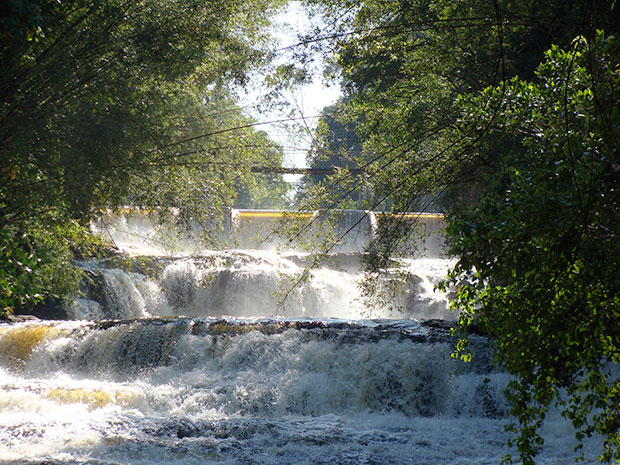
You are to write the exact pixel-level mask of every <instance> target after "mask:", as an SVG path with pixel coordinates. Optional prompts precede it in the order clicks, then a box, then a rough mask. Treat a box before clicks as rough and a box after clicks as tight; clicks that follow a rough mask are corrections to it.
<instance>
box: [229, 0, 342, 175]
mask: <svg viewBox="0 0 620 465" xmlns="http://www.w3.org/2000/svg"><path fill="white" fill-rule="evenodd" d="M277 23H278V26H277V28H276V30H275V36H276V37H277V39H278V40H279V42H280V43H279V45H278V46H279V48H284V47H288V46H290V45H295V44H297V43H298V34H300V33H303V32H305V31H307V30H308V29H309V28H310V27H311V20H310V18H309V17H308V15H307V14H306V12H305V11H304V9H303V7H302V6H301V4H300V2H298V1H292V2H289V5H288V7H287V9H286V10H285V11H284V12H283V13H282V14H281V15H280V16H279V17H278V18H277ZM283 60H286V57H283ZM261 80H262V77H257V79H256V81H257V83H259V82H260V81H261ZM262 92H264V91H262ZM262 92H261V89H260V88H256V89H251V90H250V91H249V92H248V93H247V94H246V95H243V96H242V97H241V98H242V102H243V106H244V107H246V108H247V110H248V112H249V113H250V114H251V115H252V116H253V117H255V118H256V119H257V120H258V121H273V120H281V119H285V118H287V117H289V116H293V117H295V118H301V117H304V118H307V119H305V120H298V121H296V123H297V129H298V131H291V130H290V128H289V129H287V125H284V124H273V125H272V124H270V125H265V126H260V129H261V130H264V131H266V132H267V133H269V135H270V136H271V138H272V139H273V140H275V141H276V142H277V143H279V144H280V145H282V147H283V149H284V153H285V155H286V159H285V162H284V164H285V166H287V167H296V168H302V167H305V166H306V152H307V150H308V148H309V146H310V141H311V137H310V135H309V134H307V133H306V134H303V133H300V132H299V129H300V128H303V127H305V128H306V129H307V130H308V131H309V132H312V130H313V129H314V127H315V125H316V122H317V118H316V116H318V115H319V114H320V113H321V110H322V109H323V108H324V107H326V106H328V105H330V104H332V103H334V102H335V101H336V100H337V99H338V97H340V95H341V92H340V89H339V88H338V87H337V86H331V87H327V86H326V85H325V84H324V83H323V82H322V79H321V77H320V76H317V77H316V79H315V81H314V82H313V83H311V84H308V85H305V86H303V87H301V88H299V89H296V90H295V91H292V92H289V93H288V94H286V95H285V98H286V100H287V101H288V102H289V103H290V106H291V109H292V110H293V114H292V115H290V113H289V112H290V111H291V109H288V110H287V111H285V112H282V111H270V112H267V113H265V112H260V111H259V110H258V109H257V108H256V107H255V102H256V101H257V99H258V98H259V96H260V95H261V93H262ZM302 132H303V131H302ZM297 177H298V176H292V177H290V175H286V176H285V178H286V179H287V180H289V181H293V180H294V179H296V178H297Z"/></svg>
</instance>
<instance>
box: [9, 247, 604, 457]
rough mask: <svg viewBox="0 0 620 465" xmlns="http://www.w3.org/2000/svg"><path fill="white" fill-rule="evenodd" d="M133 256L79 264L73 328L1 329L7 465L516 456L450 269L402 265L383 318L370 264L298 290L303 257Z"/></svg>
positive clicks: (350, 263)
mask: <svg viewBox="0 0 620 465" xmlns="http://www.w3.org/2000/svg"><path fill="white" fill-rule="evenodd" d="M133 246H136V244H135V242H134V244H133ZM132 252H133V255H132V256H131V257H129V256H122V257H116V258H110V259H106V260H100V261H89V262H84V263H82V264H81V266H82V267H83V268H84V269H85V270H86V271H87V273H88V276H89V277H90V279H89V280H88V282H86V283H85V286H84V289H83V294H82V295H81V296H80V297H79V298H77V299H76V301H75V303H74V304H73V305H72V306H71V308H69V309H68V315H69V316H70V319H67V320H63V321H27V322H23V323H16V324H2V325H0V386H1V389H0V461H1V463H3V464H93V465H94V464H97V465H99V464H101V465H103V464H105V465H116V464H274V465H275V464H330V465H331V464H334V465H336V464H342V465H344V464H351V465H358V464H377V465H387V464H395V465H396V464H398V465H401V464H402V465H404V464H411V465H446V464H477V465H478V464H498V463H500V461H501V459H502V458H503V457H504V456H505V455H506V454H507V453H509V452H512V453H513V454H514V453H515V451H514V450H509V449H507V448H505V446H504V444H505V442H506V439H507V433H506V432H505V431H504V428H505V426H506V425H507V424H508V423H509V419H508V417H507V413H508V405H507V401H506V398H505V396H504V389H505V387H506V384H507V382H508V379H509V378H508V376H507V374H506V373H504V372H503V371H501V370H499V369H497V368H495V367H493V365H492V363H491V359H492V349H491V346H490V344H489V341H487V340H486V339H484V338H482V337H480V336H475V335H474V336H472V341H471V342H472V350H473V353H474V358H473V361H472V362H471V363H463V362H460V361H458V360H454V359H452V358H451V357H450V353H451V351H452V347H453V343H454V341H453V339H452V337H451V336H450V333H449V322H450V321H451V320H454V315H453V314H451V313H450V312H449V310H448V299H449V295H448V294H443V293H439V292H436V291H435V290H434V286H435V285H436V284H437V283H438V282H439V280H441V279H442V278H443V277H444V276H445V273H446V270H447V268H448V267H449V266H450V263H451V261H450V260H449V259H447V258H437V257H431V258H423V259H411V258H408V259H404V258H403V259H401V260H397V261H395V262H394V266H393V268H391V269H386V270H385V272H384V274H383V276H382V277H381V279H385V280H386V282H392V281H394V282H400V283H401V284H402V286H401V289H400V291H399V293H398V294H397V295H395V296H390V297H389V298H386V299H385V302H381V303H379V304H378V303H375V305H373V306H368V305H367V304H366V302H365V301H364V299H362V298H361V295H360V289H359V287H358V283H359V279H360V278H361V274H360V272H359V263H358V262H359V253H358V252H356V251H346V250H345V251H341V252H340V253H338V254H334V255H333V257H332V258H333V259H332V260H331V261H329V262H328V263H325V264H323V265H321V266H320V267H318V268H316V269H315V270H314V271H313V272H312V276H311V277H310V279H308V280H307V281H306V282H304V283H303V284H300V285H298V286H296V287H291V285H292V284H294V283H295V282H296V279H297V278H298V277H299V276H300V274H301V273H302V272H303V270H304V269H305V267H306V265H307V264H308V256H307V255H306V254H303V253H298V252H292V251H288V252H275V251H273V250H256V249H253V250H248V249H236V250H220V251H207V250H203V251H201V252H200V253H196V251H193V252H192V254H191V255H188V254H176V255H171V254H166V255H157V254H153V253H149V254H144V253H137V251H136V249H135V248H134V249H133V250H132ZM151 252H152V251H151ZM291 289H293V291H292V292H290V295H289V298H288V299H287V300H286V302H285V303H284V304H282V305H280V303H279V300H280V297H282V295H284V294H286V293H288V292H289V291H290V290H291ZM544 437H545V448H544V450H543V452H542V454H541V455H540V458H539V461H538V463H542V464H558V465H559V464H566V463H570V462H571V461H572V460H573V459H574V458H575V457H576V456H577V454H576V453H575V452H574V451H573V448H574V445H575V444H574V442H573V440H572V439H571V438H572V432H571V429H570V425H569V424H567V423H566V422H565V421H563V420H562V419H561V417H560V415H559V414H558V413H557V412H551V415H550V417H549V418H548V420H547V422H546V424H545V427H544ZM598 445H599V443H598V442H597V441H596V440H593V441H590V442H588V443H586V447H585V462H586V463H594V457H595V455H596V450H597V446H598Z"/></svg>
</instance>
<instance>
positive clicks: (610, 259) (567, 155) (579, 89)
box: [448, 33, 620, 464]
mask: <svg viewBox="0 0 620 465" xmlns="http://www.w3.org/2000/svg"><path fill="white" fill-rule="evenodd" d="M618 58H619V56H618V44H617V41H616V40H615V39H614V38H611V37H605V36H604V35H603V33H599V34H598V36H597V37H596V40H595V41H591V42H587V41H586V40H585V39H584V38H579V39H576V41H575V43H574V48H573V49H572V50H570V51H563V50H561V49H560V48H558V47H553V48H552V49H551V50H549V51H548V52H547V53H546V54H545V60H544V62H543V63H541V65H540V66H539V67H538V70H537V73H536V74H537V79H536V80H534V81H532V82H528V81H522V80H519V79H517V78H515V79H513V80H512V81H510V82H509V83H507V84H506V86H505V87H495V88H493V87H491V88H488V89H486V90H484V91H483V92H482V93H481V94H480V95H478V96H473V97H468V98H463V99H461V102H460V105H461V108H462V110H463V111H462V115H463V116H462V121H461V124H462V127H463V128H464V130H463V133H464V134H471V135H475V134H477V132H478V131H480V130H481V127H482V126H484V125H482V126H481V125H480V121H483V122H487V123H488V122H491V124H490V126H484V131H485V133H488V134H489V135H490V136H492V137H502V138H505V139H506V140H510V141H512V142H513V146H512V149H511V150H506V151H504V152H502V156H501V157H498V158H497V166H496V169H497V175H496V176H494V177H493V178H490V179H488V182H489V185H488V188H487V189H486V191H485V193H484V195H483V196H482V198H481V200H480V202H479V204H478V205H477V206H475V208H470V209H461V210H455V211H453V212H452V213H451V216H450V226H449V230H448V232H449V235H450V237H451V238H452V241H453V249H452V251H453V253H455V254H456V255H457V256H459V257H460V259H459V261H458V263H457V265H456V267H455V268H454V270H453V271H452V272H451V279H450V281H451V282H452V283H454V284H457V283H458V292H457V298H456V301H455V302H454V304H453V306H454V308H455V309H456V310H458V311H459V312H460V316H459V326H460V329H461V330H462V331H463V334H465V332H466V331H467V328H468V327H469V326H470V325H471V324H472V323H473V322H474V321H475V322H476V324H477V325H479V326H480V327H481V328H483V329H484V330H485V331H486V332H488V333H489V334H490V335H492V336H493V338H494V341H495V347H496V349H497V352H496V357H497V361H498V362H499V363H500V364H501V365H503V366H504V367H506V369H507V370H508V371H509V372H510V373H511V374H513V375H514V376H515V379H514V380H513V381H512V382H511V383H510V385H509V390H508V394H509V398H510V400H511V402H512V414H513V415H514V417H515V419H516V421H517V423H518V425H513V426H512V427H511V428H510V430H511V431H512V432H513V433H515V434H516V438H515V439H513V441H512V443H513V444H514V445H516V446H517V448H518V450H519V453H520V458H521V460H522V462H523V463H525V464H533V463H534V457H535V456H536V454H537V453H538V452H539V451H540V450H541V447H542V444H543V440H542V438H541V437H540V435H539V429H540V427H541V425H542V422H543V420H544V418H545V415H546V413H547V411H548V409H549V407H550V406H551V405H553V404H554V403H556V404H558V405H559V406H560V407H561V409H562V411H563V415H564V416H565V417H566V418H568V419H569V420H571V421H572V423H573V425H574V427H575V430H576V437H577V439H578V440H579V441H580V442H581V440H583V438H585V437H588V436H591V435H592V434H595V433H598V434H600V435H602V436H603V438H604V449H603V453H602V455H601V457H600V458H601V460H603V461H606V462H610V461H612V460H618V459H620V409H619V405H620V404H619V403H618V401H619V400H620V397H619V394H618V393H619V392H620V377H619V376H618V363H619V362H620V331H619V327H620V326H619V322H620V281H619V280H618V276H619V275H620V191H619V189H618V186H620V152H619V148H620V145H619V138H620V131H619V127H620V106H619V105H618V100H617V95H618V92H619V91H620V63H619V61H618ZM488 101H491V102H498V103H501V106H500V108H501V110H500V111H499V112H497V113H495V114H490V113H488V112H485V108H486V107H485V105H484V104H483V103H484V102H488ZM459 137H462V136H461V135H460V134H459ZM464 347H465V345H461V348H462V349H463V348H464ZM509 459H510V457H509Z"/></svg>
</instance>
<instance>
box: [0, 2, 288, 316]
mask: <svg viewBox="0 0 620 465" xmlns="http://www.w3.org/2000/svg"><path fill="white" fill-rule="evenodd" d="M281 4H282V2H280V1H278V0H273V1H272V0H264V1H259V2H256V1H236V2H228V1H209V2H193V1H184V0H179V1H169V0H165V1H163V0H162V1H159V0H155V1H153V0H149V1H133V0H132V1H123V0H106V1H101V2H90V1H85V0H77V1H72V2H48V1H43V0H15V1H11V2H6V3H5V4H3V6H2V7H0V12H1V14H2V16H1V18H0V44H1V45H0V257H1V260H0V314H2V313H6V312H9V311H11V310H12V309H15V308H22V309H23V308H25V307H28V306H29V305H32V304H35V303H37V302H40V301H41V300H42V299H47V298H62V297H63V296H66V295H68V293H69V291H74V290H75V286H76V283H77V280H78V276H77V275H76V271H75V268H74V267H73V266H72V264H71V258H73V257H75V256H76V255H80V254H81V251H80V250H79V249H83V248H85V247H86V248H90V249H91V250H90V251H91V252H92V250H94V249H98V248H100V247H99V246H100V244H98V239H97V238H93V237H92V236H91V235H90V234H89V222H90V220H91V219H92V217H93V215H96V214H97V213H98V211H99V210H100V209H102V208H114V207H117V206H119V205H140V206H142V207H146V208H154V207H174V208H175V210H174V211H175V212H176V214H175V216H174V218H172V220H173V221H174V222H175V223H177V224H180V225H187V224H189V223H190V222H191V223H193V224H196V223H202V224H208V225H213V224H221V222H222V221H221V219H222V218H221V217H222V215H224V214H225V211H226V207H227V206H230V205H232V204H233V203H234V202H235V201H237V202H239V201H244V202H245V203H247V204H249V205H251V206H263V205H265V206H274V205H277V204H278V202H282V201H283V198H284V193H285V190H286V184H285V183H284V182H283V181H282V178H281V176H278V175H262V179H258V180H257V175H252V176H250V167H251V166H252V165H259V166H280V164H281V162H282V159H283V153H282V151H281V150H280V149H279V148H278V147H277V146H276V144H275V143H274V142H272V141H271V140H270V139H269V138H268V137H267V135H266V134H265V133H264V132H261V131H257V130H256V129H255V128H254V123H255V121H254V120H252V119H250V118H249V117H247V116H245V115H244V113H243V111H242V108H241V107H240V106H239V105H238V103H237V98H236V89H238V88H240V87H243V86H244V85H245V84H246V83H247V82H248V80H249V79H250V74H251V73H252V72H253V70H255V69H258V68H260V67H262V66H265V65H266V64H267V63H268V50H269V43H270V36H269V34H268V33H267V32H266V31H267V30H268V26H269V24H270V20H271V17H272V16H273V15H274V14H275V12H276V11H277V8H278V7H279V6H281ZM205 173H208V174H205ZM266 191H270V195H266V194H265V192H266ZM274 192H275V195H273V193H274ZM160 217H161V215H160Z"/></svg>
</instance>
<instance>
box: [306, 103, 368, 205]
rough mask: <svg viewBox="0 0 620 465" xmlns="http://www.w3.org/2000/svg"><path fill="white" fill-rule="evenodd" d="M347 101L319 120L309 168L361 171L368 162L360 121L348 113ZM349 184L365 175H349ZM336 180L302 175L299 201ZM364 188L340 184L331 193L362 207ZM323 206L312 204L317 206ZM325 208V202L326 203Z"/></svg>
mask: <svg viewBox="0 0 620 465" xmlns="http://www.w3.org/2000/svg"><path fill="white" fill-rule="evenodd" d="M345 112H346V102H345V101H344V100H342V99H341V100H340V101H339V102H337V103H335V104H333V105H330V106H328V107H326V108H324V109H323V110H322V112H321V117H320V119H319V121H318V123H317V127H316V129H315V132H314V135H313V143H312V146H311V148H310V151H309V152H308V155H307V157H306V163H307V164H308V166H309V167H310V168H325V169H333V168H335V169H338V168H340V169H343V171H344V172H348V171H349V170H354V171H355V170H359V169H360V166H363V165H364V164H365V162H366V161H367V158H368V155H367V154H365V153H364V152H363V149H362V143H361V141H360V139H359V137H358V135H357V133H356V127H357V124H356V123H355V122H354V121H351V120H350V118H349V117H348V115H346V113H345ZM349 178H350V182H348V183H347V185H351V184H353V185H356V186H357V185H359V184H361V183H362V176H361V175H360V174H355V175H352V176H349ZM331 182H333V177H330V175H326V174H318V175H315V174H312V175H306V176H304V178H302V186H301V188H300V190H299V192H298V201H300V202H303V201H304V199H306V200H308V198H309V197H310V198H311V197H312V196H313V192H317V191H320V190H321V189H322V188H324V186H325V185H328V184H329V183H331ZM362 190H363V189H362V188H361V187H355V188H353V189H350V188H348V187H347V186H343V185H340V186H339V187H337V188H335V189H329V191H330V195H333V196H338V197H339V198H341V200H344V199H345V198H346V199H348V200H350V201H351V204H350V205H351V206H352V207H353V208H354V207H357V208H363V206H364V205H363V203H362V202H361V201H362V199H363V193H362ZM318 206H320V205H316V204H315V205H313V207H318ZM323 207H325V202H323Z"/></svg>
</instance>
